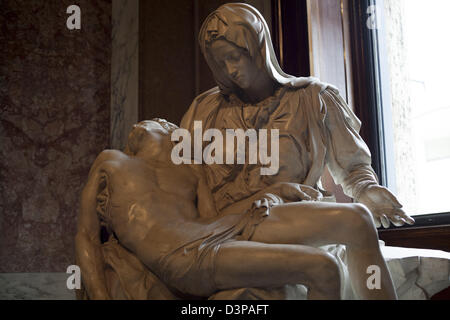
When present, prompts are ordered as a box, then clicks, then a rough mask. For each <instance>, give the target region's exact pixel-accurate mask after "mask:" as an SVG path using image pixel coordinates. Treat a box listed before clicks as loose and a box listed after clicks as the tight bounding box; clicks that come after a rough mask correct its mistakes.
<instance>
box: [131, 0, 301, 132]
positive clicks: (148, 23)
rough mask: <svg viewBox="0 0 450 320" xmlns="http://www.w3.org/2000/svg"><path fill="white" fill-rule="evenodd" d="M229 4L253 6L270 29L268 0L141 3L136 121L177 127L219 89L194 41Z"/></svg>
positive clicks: (156, 0)
mask: <svg viewBox="0 0 450 320" xmlns="http://www.w3.org/2000/svg"><path fill="white" fill-rule="evenodd" d="M230 2H245V3H248V4H250V5H253V6H254V7H256V8H257V9H258V10H259V11H260V12H261V13H262V14H263V15H264V16H265V17H266V20H267V22H268V25H269V28H270V27H271V26H272V21H271V20H272V19H271V18H270V17H271V15H272V12H271V11H272V3H275V1H271V0H239V1H236V0H192V1H181V0H178V1H175V0H173V1H167V0H152V1H140V2H139V119H141V120H144V119H152V118H155V117H158V118H164V119H167V120H169V121H171V122H173V123H176V124H179V123H180V120H181V118H182V116H183V114H184V113H185V112H186V111H187V109H188V108H189V106H190V104H191V103H192V101H193V99H194V98H195V97H196V96H197V95H199V94H200V93H202V92H204V91H206V90H209V89H211V88H213V87H215V86H216V85H217V84H216V83H215V81H214V78H213V76H212V74H211V71H210V70H209V67H208V65H207V64H206V61H205V59H204V58H203V55H202V53H201V52H200V48H199V45H198V38H197V37H198V33H199V31H200V28H201V26H202V23H203V21H204V20H205V19H206V17H207V16H208V15H209V14H210V13H211V12H213V11H214V10H216V9H217V8H218V7H220V6H221V5H223V4H225V3H230ZM302 2H303V0H302Z"/></svg>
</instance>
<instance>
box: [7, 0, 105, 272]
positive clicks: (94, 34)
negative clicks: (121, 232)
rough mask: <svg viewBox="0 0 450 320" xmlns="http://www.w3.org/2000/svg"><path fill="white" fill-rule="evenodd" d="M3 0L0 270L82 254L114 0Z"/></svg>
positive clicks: (48, 264) (62, 263) (66, 261)
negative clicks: (71, 19) (84, 196)
mask: <svg viewBox="0 0 450 320" xmlns="http://www.w3.org/2000/svg"><path fill="white" fill-rule="evenodd" d="M71 4H75V2H74V1H72V0H45V1H19V0H17V1H14V0H2V1H0V15H1V17H0V108H1V109H0V272H56V271H58V272H65V270H66V268H67V266H69V265H70V264H73V263H74V259H73V257H74V254H73V253H74V246H73V242H74V241H73V239H74V235H75V231H76V214H77V211H78V202H79V196H80V191H81V188H82V186H83V184H84V183H85V181H86V178H87V173H88V171H89V167H90V166H91V164H92V162H93V160H94V159H95V157H96V155H97V154H98V153H99V152H100V151H101V150H103V149H105V148H106V147H107V146H108V140H109V110H110V59H111V40H110V38H111V0H96V1H89V0H79V1H76V4H77V5H79V6H80V7H81V30H78V31H69V30H68V29H67V28H66V19H67V17H68V16H69V15H68V14H67V13H66V9H67V7H68V6H69V5H71Z"/></svg>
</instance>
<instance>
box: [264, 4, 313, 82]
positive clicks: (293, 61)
mask: <svg viewBox="0 0 450 320" xmlns="http://www.w3.org/2000/svg"><path fill="white" fill-rule="evenodd" d="M272 43H273V46H274V50H275V54H276V56H277V59H278V61H279V63H280V66H281V68H282V69H283V71H284V72H286V73H288V74H290V75H293V76H297V77H308V76H310V61H309V36H308V12H307V5H306V0H296V1H291V0H272Z"/></svg>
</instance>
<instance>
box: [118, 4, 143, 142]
mask: <svg viewBox="0 0 450 320" xmlns="http://www.w3.org/2000/svg"><path fill="white" fill-rule="evenodd" d="M138 99H139V1H138V0H113V1H112V59H111V147H112V148H114V149H123V148H124V147H125V144H126V139H127V136H128V133H129V132H130V129H131V127H132V125H133V124H135V123H136V122H137V121H138V111H139V101H138Z"/></svg>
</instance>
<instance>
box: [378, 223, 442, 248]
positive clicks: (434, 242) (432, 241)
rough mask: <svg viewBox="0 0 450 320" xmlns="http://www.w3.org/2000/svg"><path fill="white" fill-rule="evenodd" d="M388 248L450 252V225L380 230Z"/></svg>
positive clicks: (380, 236)
mask: <svg viewBox="0 0 450 320" xmlns="http://www.w3.org/2000/svg"><path fill="white" fill-rule="evenodd" d="M378 235H379V238H380V239H381V240H383V241H384V242H385V243H386V245H387V246H393V247H406V248H416V249H434V250H443V251H448V252H450V225H442V226H425V227H413V228H403V229H390V230H379V231H378Z"/></svg>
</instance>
